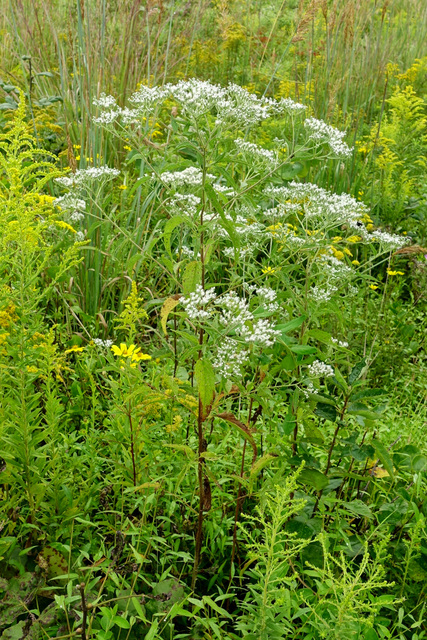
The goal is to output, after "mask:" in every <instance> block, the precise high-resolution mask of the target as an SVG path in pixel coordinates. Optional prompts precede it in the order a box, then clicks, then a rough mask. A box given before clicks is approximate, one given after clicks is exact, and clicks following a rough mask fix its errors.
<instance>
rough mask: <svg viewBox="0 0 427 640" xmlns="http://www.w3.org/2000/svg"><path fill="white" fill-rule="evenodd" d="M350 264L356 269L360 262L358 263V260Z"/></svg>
mask: <svg viewBox="0 0 427 640" xmlns="http://www.w3.org/2000/svg"><path fill="white" fill-rule="evenodd" d="M351 264H354V266H355V267H358V266H359V264H360V262H359V260H352V261H351Z"/></svg>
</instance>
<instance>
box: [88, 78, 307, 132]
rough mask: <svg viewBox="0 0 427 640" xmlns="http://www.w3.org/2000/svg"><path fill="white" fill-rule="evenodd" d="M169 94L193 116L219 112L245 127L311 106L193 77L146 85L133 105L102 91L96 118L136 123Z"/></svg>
mask: <svg viewBox="0 0 427 640" xmlns="http://www.w3.org/2000/svg"><path fill="white" fill-rule="evenodd" d="M168 98H170V99H172V100H175V101H176V102H178V103H179V106H180V110H181V112H182V113H184V114H185V115H187V116H188V117H190V118H193V119H195V120H200V118H202V117H204V116H206V115H207V114H208V113H215V115H216V121H217V123H231V124H237V125H239V128H241V129H243V128H245V127H247V126H249V125H253V124H257V123H259V122H261V121H262V120H265V119H266V118H269V117H270V116H272V115H274V114H283V113H287V114H289V115H292V116H293V115H300V114H303V113H304V112H305V110H306V108H307V107H306V106H305V105H302V104H300V103H298V102H294V101H293V100H291V98H281V99H280V100H274V99H272V98H265V97H261V98H259V97H258V96H256V95H255V94H253V93H249V91H247V90H246V89H244V88H243V87H240V86H238V85H236V84H229V85H228V86H227V87H221V86H220V85H217V84H212V83H211V82H209V81H206V80H197V79H195V78H190V79H189V80H180V81H179V82H177V83H176V84H172V83H170V84H166V85H164V86H163V87H147V86H144V85H142V86H141V87H140V88H139V89H138V91H136V92H135V93H133V95H132V96H131V97H130V102H131V104H132V105H134V106H133V108H132V109H129V108H125V109H122V108H120V107H119V106H118V105H117V102H116V100H115V98H113V97H112V96H107V95H105V93H102V94H101V95H100V96H99V98H97V99H95V100H94V101H93V104H94V105H95V106H96V107H98V108H100V109H104V111H101V113H100V114H99V115H98V116H97V117H95V118H94V122H96V123H98V124H101V125H106V126H109V125H111V124H112V123H113V122H115V121H116V120H119V119H121V120H122V121H123V124H125V125H126V124H132V123H134V122H137V121H141V120H142V118H143V117H144V116H147V115H148V114H149V113H152V112H154V110H155V109H156V107H158V106H161V105H162V104H163V103H164V102H165V100H166V99H168Z"/></svg>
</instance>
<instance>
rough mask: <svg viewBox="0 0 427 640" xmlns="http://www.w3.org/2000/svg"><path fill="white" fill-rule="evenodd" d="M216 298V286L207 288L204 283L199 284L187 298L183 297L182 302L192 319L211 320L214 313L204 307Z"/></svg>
mask: <svg viewBox="0 0 427 640" xmlns="http://www.w3.org/2000/svg"><path fill="white" fill-rule="evenodd" d="M215 298H216V293H215V287H213V288H212V289H206V290H205V289H203V287H202V285H200V284H198V285H197V287H196V290H195V291H193V292H192V293H190V294H189V295H188V296H186V297H185V298H181V302H182V304H183V305H184V307H185V310H186V312H187V315H188V317H189V319H190V320H193V321H204V320H209V318H210V317H211V315H212V311H207V310H206V309H205V308H204V307H205V306H206V305H208V304H209V303H210V302H211V301H212V300H215Z"/></svg>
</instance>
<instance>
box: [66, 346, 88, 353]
mask: <svg viewBox="0 0 427 640" xmlns="http://www.w3.org/2000/svg"><path fill="white" fill-rule="evenodd" d="M80 351H84V347H78V346H77V345H76V344H73V346H72V347H70V349H66V350H65V351H64V353H65V355H67V353H79V352H80Z"/></svg>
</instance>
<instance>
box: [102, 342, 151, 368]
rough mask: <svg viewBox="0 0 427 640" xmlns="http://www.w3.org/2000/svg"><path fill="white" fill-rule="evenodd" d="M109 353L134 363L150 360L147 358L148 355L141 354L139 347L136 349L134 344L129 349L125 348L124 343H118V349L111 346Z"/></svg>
mask: <svg viewBox="0 0 427 640" xmlns="http://www.w3.org/2000/svg"><path fill="white" fill-rule="evenodd" d="M111 351H112V352H113V353H114V355H115V356H118V357H120V358H130V359H131V361H132V362H135V363H136V362H139V361H140V360H151V356H149V355H148V353H142V352H141V347H137V346H136V345H134V344H131V345H129V347H127V346H126V345H125V343H124V342H121V343H120V347H118V346H117V345H116V344H113V346H112V347H111Z"/></svg>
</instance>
